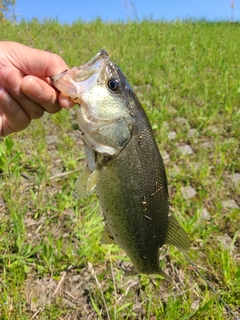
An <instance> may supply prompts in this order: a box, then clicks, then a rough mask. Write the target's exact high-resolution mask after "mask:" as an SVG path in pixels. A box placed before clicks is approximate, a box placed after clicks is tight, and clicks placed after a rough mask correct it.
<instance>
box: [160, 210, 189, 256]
mask: <svg viewBox="0 0 240 320" xmlns="http://www.w3.org/2000/svg"><path fill="white" fill-rule="evenodd" d="M165 243H166V244H172V245H174V246H176V247H177V248H179V249H182V250H188V249H189V248H190V240H189V238H188V236H187V233H186V231H185V230H184V229H183V228H182V227H181V226H180V224H179V223H178V221H177V220H176V219H175V218H174V217H173V216H169V226H168V233H167V238H166V240H165Z"/></svg>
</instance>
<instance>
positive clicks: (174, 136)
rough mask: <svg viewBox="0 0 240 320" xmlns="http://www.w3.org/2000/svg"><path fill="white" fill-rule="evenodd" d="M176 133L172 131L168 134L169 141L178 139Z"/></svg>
mask: <svg viewBox="0 0 240 320" xmlns="http://www.w3.org/2000/svg"><path fill="white" fill-rule="evenodd" d="M176 135H177V134H176V132H175V131H171V132H169V134H168V139H169V140H174V139H175V138H176Z"/></svg>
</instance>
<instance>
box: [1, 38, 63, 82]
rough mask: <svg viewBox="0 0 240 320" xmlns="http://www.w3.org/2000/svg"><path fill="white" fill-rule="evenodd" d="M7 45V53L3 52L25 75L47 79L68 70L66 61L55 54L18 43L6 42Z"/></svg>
mask: <svg viewBox="0 0 240 320" xmlns="http://www.w3.org/2000/svg"><path fill="white" fill-rule="evenodd" d="M3 42H4V41H3ZM6 43H7V46H5V47H7V48H8V49H7V52H6V50H3V52H4V53H5V55H6V57H7V59H8V60H9V61H10V62H11V63H12V64H13V65H14V66H15V67H16V68H17V69H19V70H21V71H22V72H23V73H24V74H27V75H34V76H37V77H40V78H45V77H51V76H52V75H55V74H58V73H61V72H62V71H64V70H66V69H68V66H67V65H66V63H65V61H64V60H63V59H62V58H61V57H60V56H58V55H57V54H55V53H51V52H47V51H44V50H39V49H35V48H30V47H27V46H25V45H23V44H20V43H16V42H11V41H6V42H5V44H6ZM3 48H4V45H3Z"/></svg>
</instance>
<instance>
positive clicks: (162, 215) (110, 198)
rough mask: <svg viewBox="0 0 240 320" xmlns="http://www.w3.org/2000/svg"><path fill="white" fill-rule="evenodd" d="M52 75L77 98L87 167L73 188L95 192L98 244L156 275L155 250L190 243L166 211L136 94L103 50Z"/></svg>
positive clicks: (156, 156)
mask: <svg viewBox="0 0 240 320" xmlns="http://www.w3.org/2000/svg"><path fill="white" fill-rule="evenodd" d="M52 81H53V85H54V86H55V87H56V88H57V89H59V90H60V91H61V92H63V93H64V94H66V95H68V96H70V98H71V99H72V100H73V101H75V102H77V103H79V104H80V108H79V111H78V123H79V127H80V130H81V131H82V138H83V141H84V143H85V150H86V156H87V163H88V166H87V168H86V169H85V170H84V172H83V173H82V174H81V176H80V177H79V178H78V180H77V182H76V190H77V191H78V193H79V194H80V196H81V197H85V196H87V195H89V194H91V193H92V192H94V191H95V192H96V193H97V196H98V198H99V202H100V205H101V207H102V211H103V215H104V218H105V224H106V228H105V232H104V234H103V242H104V243H116V244H118V245H119V246H120V247H121V248H122V249H123V250H124V251H125V252H126V253H127V255H128V256H129V258H130V259H131V261H132V263H133V265H134V272H135V273H145V274H160V273H161V272H162V271H161V269H160V267H159V248H161V247H162V246H163V245H164V244H172V245H175V246H176V247H178V248H180V249H182V250H186V249H188V248H189V246H190V241H189V239H188V237H187V234H186V232H185V231H184V229H183V228H182V227H181V226H180V225H179V223H178V221H177V220H176V219H175V218H174V217H173V216H171V215H170V214H169V199H168V183H167V177H166V171H165V167H164V163H163V160H162V157H161V155H160V153H159V150H158V146H157V143H156V141H155V138H154V136H153V132H152V128H151V125H150V123H149V120H148V118H147V116H146V113H145V111H144V110H143V108H142V106H141V104H140V103H139V101H138V99H137V97H136V95H135V93H134V92H133V90H132V89H131V87H130V86H129V84H128V82H127V80H126V78H125V76H124V75H123V73H122V72H121V70H120V69H119V68H118V67H117V66H116V65H115V64H114V63H112V62H111V61H110V60H109V58H108V55H107V53H106V51H104V50H102V51H100V52H99V53H98V55H97V56H96V57H94V58H93V59H92V60H90V61H89V62H88V63H87V64H85V65H83V66H81V67H79V68H77V67H74V68H72V69H70V70H68V71H65V72H64V73H63V74H60V75H57V76H54V77H52Z"/></svg>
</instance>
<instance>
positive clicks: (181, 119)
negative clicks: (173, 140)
mask: <svg viewBox="0 0 240 320" xmlns="http://www.w3.org/2000/svg"><path fill="white" fill-rule="evenodd" d="M175 121H176V122H177V123H178V124H179V125H187V124H188V120H187V119H186V118H182V117H179V118H176V119H175Z"/></svg>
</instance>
